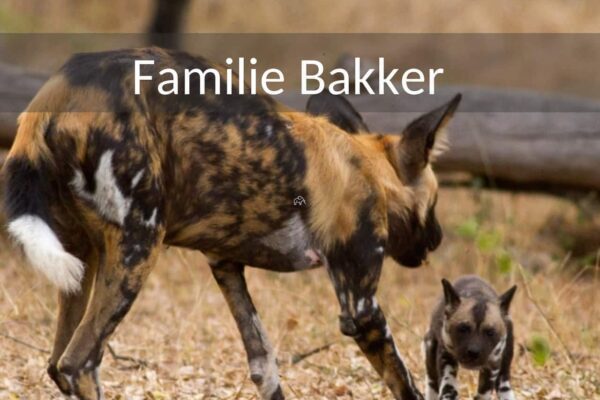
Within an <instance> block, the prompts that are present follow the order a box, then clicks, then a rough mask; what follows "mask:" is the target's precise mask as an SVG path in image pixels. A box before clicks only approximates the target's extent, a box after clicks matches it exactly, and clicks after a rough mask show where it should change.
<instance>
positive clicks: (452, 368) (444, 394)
mask: <svg viewBox="0 0 600 400" xmlns="http://www.w3.org/2000/svg"><path fill="white" fill-rule="evenodd" d="M437 365H438V376H439V384H440V388H439V399H440V400H457V399H458V381H457V380H456V376H457V375H458V363H457V362H456V360H455V359H454V357H452V355H450V354H449V353H447V352H446V351H445V350H441V351H439V355H438V360H437Z"/></svg>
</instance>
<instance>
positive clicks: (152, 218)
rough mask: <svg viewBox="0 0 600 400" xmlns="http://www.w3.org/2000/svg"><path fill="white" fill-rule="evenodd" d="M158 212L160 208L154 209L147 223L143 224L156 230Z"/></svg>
mask: <svg viewBox="0 0 600 400" xmlns="http://www.w3.org/2000/svg"><path fill="white" fill-rule="evenodd" d="M157 212H158V208H156V207H154V210H153V211H152V215H151V216H150V218H148V219H147V220H145V221H142V224H144V225H145V226H147V227H148V228H154V227H155V226H156V214H157Z"/></svg>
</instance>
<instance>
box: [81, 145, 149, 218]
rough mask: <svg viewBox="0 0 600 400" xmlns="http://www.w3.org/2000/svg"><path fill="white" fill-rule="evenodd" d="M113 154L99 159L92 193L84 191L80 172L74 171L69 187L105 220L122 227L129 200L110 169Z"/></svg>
mask: <svg viewBox="0 0 600 400" xmlns="http://www.w3.org/2000/svg"><path fill="white" fill-rule="evenodd" d="M113 153H114V151H113V150H107V151H105V152H104V154H102V156H101V157H100V161H99V163H98V169H97V170H96V173H95V174H94V178H95V180H96V190H95V191H94V193H90V192H88V191H86V190H85V179H84V177H83V173H82V172H81V171H75V177H74V178H73V181H72V182H71V185H72V186H73V188H74V189H75V190H76V191H77V194H78V195H79V196H81V197H82V198H84V199H86V200H88V201H91V202H93V203H94V204H95V205H96V207H97V208H98V212H100V214H102V215H103V216H104V217H105V218H106V219H108V220H110V221H113V222H116V223H118V224H119V225H123V223H124V222H125V217H127V214H128V213H129V208H130V207H131V198H128V197H125V196H124V195H123V193H122V192H121V190H120V189H119V186H118V185H117V179H116V178H115V175H114V173H113V168H112V157H113ZM134 178H135V177H134ZM140 178H141V176H140ZM132 183H133V182H132Z"/></svg>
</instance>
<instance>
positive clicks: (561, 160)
mask: <svg viewBox="0 0 600 400" xmlns="http://www.w3.org/2000/svg"><path fill="white" fill-rule="evenodd" d="M44 80H45V77H44V76H43V75H39V74H33V73H29V72H26V71H23V70H22V69H20V68H17V67H12V66H7V65H3V64H0V94H1V95H0V147H9V146H10V144H11V142H12V140H13V137H14V134H15V131H16V116H17V115H18V112H19V111H21V110H23V109H24V108H25V107H26V105H27V104H28V102H29V101H30V99H31V98H32V97H33V95H34V94H35V93H36V91H37V90H38V89H39V87H40V86H41V85H42V84H43V82H44ZM456 92H461V93H463V103H462V104H461V106H460V109H459V111H460V112H459V113H458V114H457V115H456V117H455V119H454V120H453V121H452V123H451V125H450V127H449V139H450V144H451V145H450V150H449V151H448V152H447V153H445V154H444V155H443V156H442V157H441V158H440V159H439V160H438V161H437V163H436V169H437V170H438V171H464V172H469V173H471V174H474V175H480V176H484V177H487V178H489V179H491V180H494V179H496V180H499V181H505V182H509V183H515V184H517V185H521V186H527V185H530V186H531V187H535V188H536V190H537V188H539V189H540V190H544V189H545V188H546V187H548V188H549V187H553V188H556V187H571V188H577V189H583V190H600V173H599V172H598V171H600V102H593V101H590V100H583V99H577V98H563V97H556V96H549V95H542V94H536V93H531V92H523V91H517V90H515V91H512V90H511V91H507V90H493V89H483V88H478V87H445V88H440V89H439V90H438V93H439V95H436V96H435V97H429V96H422V97H411V96H405V97H398V96H394V97H393V98H392V97H390V96H353V97H350V98H349V99H350V101H351V102H352V103H353V104H354V105H355V106H356V107H357V108H358V109H359V110H361V112H362V114H363V116H364V118H365V120H366V122H367V124H368V125H369V126H370V128H371V130H373V131H377V132H398V130H399V129H401V128H402V127H403V126H405V125H406V123H408V122H409V121H410V120H411V119H412V118H414V117H415V116H416V115H418V112H416V111H417V110H418V111H424V110H427V109H431V108H433V107H435V106H437V105H439V104H440V103H441V102H442V101H443V100H444V99H445V98H450V97H451V96H452V95H453V94H455V93H456ZM278 99H279V100H280V101H282V102H284V103H285V104H287V105H289V106H291V107H293V108H296V109H300V110H302V109H304V107H305V104H306V100H307V97H306V96H300V95H298V94H284V95H281V96H279V97H278ZM391 103H393V107H390V104H391ZM393 110H412V112H392V111H393ZM494 110H502V112H497V111H494Z"/></svg>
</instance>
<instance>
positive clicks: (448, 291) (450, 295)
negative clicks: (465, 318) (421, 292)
mask: <svg viewBox="0 0 600 400" xmlns="http://www.w3.org/2000/svg"><path fill="white" fill-rule="evenodd" d="M442 286H443V287H444V303H445V304H446V307H445V311H446V315H448V314H451V313H453V312H454V311H456V309H457V308H458V306H459V305H460V296H459V295H458V293H457V292H456V290H455V289H454V286H452V284H451V283H450V282H448V281H447V280H446V279H442Z"/></svg>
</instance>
